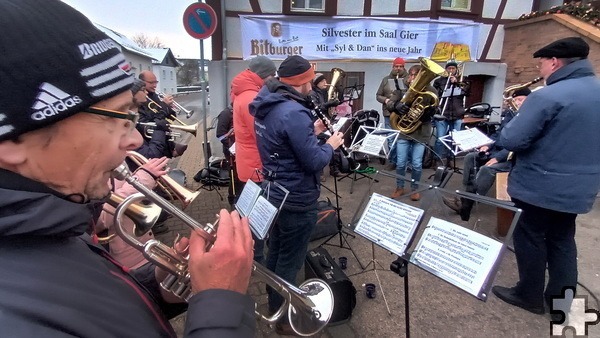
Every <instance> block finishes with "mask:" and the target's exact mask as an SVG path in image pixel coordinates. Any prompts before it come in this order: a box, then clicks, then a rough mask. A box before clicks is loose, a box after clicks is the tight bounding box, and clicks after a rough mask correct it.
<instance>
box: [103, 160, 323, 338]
mask: <svg viewBox="0 0 600 338" xmlns="http://www.w3.org/2000/svg"><path fill="white" fill-rule="evenodd" d="M113 176H114V177H115V178H117V179H120V180H126V181H127V182H128V183H129V184H131V185H132V186H134V187H135V188H136V189H138V191H140V192H141V194H134V195H131V196H128V197H127V198H126V199H125V200H124V201H123V203H121V204H120V205H119V206H118V207H117V209H116V210H115V230H116V232H117V234H118V235H119V236H121V237H122V238H123V240H124V241H125V242H127V243H129V244H130V245H131V246H133V247H134V248H136V249H138V250H140V251H142V252H143V254H144V256H145V257H146V259H148V260H149V261H151V262H153V263H154V264H156V265H157V266H159V267H161V268H163V269H164V270H165V271H167V272H169V274H170V275H169V276H168V277H167V278H165V280H164V281H163V282H162V283H161V287H162V288H163V289H165V290H167V291H169V292H171V293H173V294H174V295H176V296H178V297H180V298H182V299H185V300H186V301H189V299H190V298H191V297H192V296H193V294H192V290H191V285H190V280H191V278H190V274H189V271H188V259H187V258H186V257H183V256H182V255H180V254H179V253H178V252H177V251H175V249H173V248H171V247H169V246H167V245H165V244H164V243H162V242H160V241H157V240H155V239H153V240H149V241H148V242H146V243H140V242H139V241H138V240H137V239H136V238H135V237H133V236H131V235H130V234H128V233H127V232H126V231H124V229H123V227H122V222H121V219H122V218H123V215H124V214H125V211H126V210H127V209H128V208H129V204H131V203H135V202H136V201H137V200H140V199H144V198H147V199H149V200H151V201H152V202H154V203H156V204H157V205H159V206H160V207H161V208H163V209H164V210H165V211H167V212H169V213H171V215H173V216H175V217H177V218H179V219H180V220H181V221H183V222H184V224H185V225H187V226H188V227H190V228H191V229H192V231H194V232H195V233H197V234H198V235H200V236H202V237H203V238H204V239H205V240H206V243H207V248H206V249H207V250H209V249H210V248H211V247H212V243H214V241H215V236H216V229H217V223H218V219H217V221H216V222H215V223H214V224H210V223H207V224H206V225H201V224H200V223H198V222H197V221H196V220H194V219H193V218H192V217H190V216H189V215H187V214H186V213H184V212H183V211H181V210H179V209H177V208H176V207H175V206H174V205H172V204H171V203H169V202H167V201H166V200H164V199H163V198H161V197H160V196H158V195H157V194H156V193H154V192H153V191H152V190H150V189H148V188H147V187H145V186H144V185H143V184H141V183H139V182H138V181H137V179H136V177H134V176H133V175H131V173H130V172H129V170H128V169H127V166H126V165H125V164H122V165H120V166H119V167H118V168H116V169H115V170H114V172H113ZM252 272H253V273H254V275H255V276H256V277H258V278H260V279H261V280H262V281H263V282H265V283H266V284H267V285H269V286H270V287H272V288H274V289H275V290H277V291H278V292H280V293H281V294H282V296H283V298H284V304H283V305H282V307H281V308H280V309H279V310H278V311H277V312H276V313H275V314H274V315H273V316H272V317H269V318H267V317H265V316H263V315H261V314H259V313H258V312H256V314H257V315H258V316H260V318H261V319H262V320H265V321H267V322H269V323H274V322H277V321H279V320H280V319H281V318H282V317H283V315H285V314H287V317H288V319H289V323H290V326H291V327H292V329H293V330H294V332H296V333H297V334H298V335H301V336H310V335H313V334H315V333H317V332H319V331H321V330H322V329H323V328H324V327H325V325H327V323H328V322H329V319H330V318H331V315H332V313H333V292H332V290H331V288H330V287H329V285H327V283H325V282H324V281H322V280H319V279H309V280H307V281H306V282H304V283H302V285H300V287H296V286H294V285H292V284H290V283H289V282H287V281H285V280H283V279H282V278H280V277H278V276H277V275H275V274H274V273H273V272H271V271H269V270H268V269H266V268H265V267H263V266H262V265H260V264H257V263H254V265H253V267H252Z"/></svg>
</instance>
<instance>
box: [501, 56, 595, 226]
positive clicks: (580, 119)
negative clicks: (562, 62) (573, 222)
mask: <svg viewBox="0 0 600 338" xmlns="http://www.w3.org/2000/svg"><path fill="white" fill-rule="evenodd" d="M546 85H547V86H546V87H545V88H542V89H540V90H538V91H535V92H533V93H531V94H530V95H529V96H528V97H527V100H525V102H524V103H523V105H522V106H521V108H520V109H519V114H518V115H517V116H515V117H514V118H513V119H512V121H511V122H510V123H508V124H507V125H506V126H505V127H504V128H503V129H502V131H501V133H500V139H499V141H498V142H499V145H501V146H503V147H504V148H506V149H508V150H512V151H514V152H515V155H516V163H515V164H514V166H513V169H512V171H511V172H510V175H509V178H508V193H509V194H510V196H511V197H513V198H516V199H519V200H521V201H523V202H526V203H529V204H532V205H535V206H538V207H542V208H546V209H551V210H556V211H561V212H569V213H577V214H580V213H586V212H588V211H590V210H591V208H592V206H593V204H594V200H595V197H596V194H597V193H598V189H599V188H600V131H599V130H600V110H598V107H600V95H599V93H600V81H599V80H598V78H596V76H595V75H594V71H593V68H592V65H591V64H590V62H589V61H588V60H579V61H576V62H573V63H571V64H568V65H566V66H564V67H562V68H560V69H558V70H557V71H556V72H554V73H553V74H552V75H550V76H549V77H548V79H546Z"/></svg>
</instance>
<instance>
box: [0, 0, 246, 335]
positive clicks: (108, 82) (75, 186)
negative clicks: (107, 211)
mask: <svg viewBox="0 0 600 338" xmlns="http://www.w3.org/2000/svg"><path fill="white" fill-rule="evenodd" d="M0 30H1V31H2V32H3V36H2V39H0V49H1V50H3V57H2V60H1V61H0V74H2V76H0V85H2V87H3V88H5V90H4V91H3V92H2V94H1V95H0V107H2V110H1V111H0V276H2V277H1V278H0V327H2V329H3V332H2V333H3V335H5V336H10V337H57V336H67V335H70V336H75V337H86V336H87V337H89V336H97V337H125V336H131V335H136V336H139V337H174V336H175V332H174V331H173V329H172V327H171V325H170V324H169V322H168V319H169V316H167V315H166V314H167V313H169V304H167V303H166V302H165V301H164V298H163V296H162V294H161V292H160V288H159V286H158V283H159V281H160V280H159V279H157V272H158V271H157V270H156V269H155V268H154V267H153V266H152V265H145V268H144V269H136V270H128V269H126V268H123V267H122V266H120V265H119V264H118V263H116V262H115V261H114V259H112V258H111V257H110V255H109V254H108V253H107V252H106V251H105V250H104V249H103V248H102V247H100V246H98V245H96V244H94V243H93V242H92V241H91V238H90V236H89V235H87V234H86V233H85V231H86V230H87V228H88V226H89V222H90V220H91V216H92V215H91V212H90V206H91V203H93V201H98V200H101V199H103V198H105V197H106V196H107V195H108V193H109V192H110V187H109V186H108V184H107V182H108V180H109V178H110V177H111V175H113V172H114V169H115V168H117V167H119V166H120V165H121V164H122V163H123V161H124V159H125V155H126V153H127V151H129V150H133V149H135V148H138V147H139V146H140V145H141V142H142V138H141V135H140V134H139V133H138V132H137V130H136V129H135V124H136V122H137V118H138V116H137V114H135V113H132V112H129V111H128V109H129V107H130V105H131V104H132V93H131V91H130V87H131V85H132V82H133V79H132V78H131V76H130V75H129V74H127V73H126V72H125V71H124V70H123V68H122V67H124V66H125V65H126V64H127V61H126V60H125V57H124V56H123V54H122V53H121V52H120V50H119V49H118V48H117V46H116V43H115V42H114V41H112V40H110V38H109V37H108V36H107V35H106V34H104V33H102V32H101V31H99V30H98V29H97V28H96V27H95V26H94V25H93V24H92V23H91V22H90V21H89V20H88V19H87V18H86V17H85V16H83V15H82V14H81V13H79V12H77V11H75V10H74V9H73V8H71V7H70V6H68V5H66V4H64V3H62V2H60V1H56V0H46V1H37V0H3V1H1V2H0ZM90 46H96V47H97V46H102V48H91V47H90ZM220 215H221V219H220V222H219V227H218V230H217V237H216V241H215V242H214V245H213V246H212V248H211V249H210V251H207V250H206V242H205V239H203V238H202V237H200V236H199V235H197V234H196V233H195V232H192V234H191V237H190V242H189V244H190V247H189V256H190V258H189V272H190V275H191V285H192V291H193V294H194V295H193V296H192V297H191V298H190V300H189V308H188V317H187V323H186V331H185V334H186V336H188V337H200V336H207V335H211V336H218V337H253V336H254V331H255V325H256V323H255V318H254V304H255V303H254V301H253V300H252V299H251V298H250V297H249V296H247V295H246V292H247V288H248V283H249V279H250V273H251V267H252V238H251V235H250V230H249V227H248V223H247V221H246V220H240V218H239V216H238V215H237V213H236V212H233V213H232V214H231V215H230V214H229V213H227V212H226V211H224V210H223V211H222V212H221V214H220Z"/></svg>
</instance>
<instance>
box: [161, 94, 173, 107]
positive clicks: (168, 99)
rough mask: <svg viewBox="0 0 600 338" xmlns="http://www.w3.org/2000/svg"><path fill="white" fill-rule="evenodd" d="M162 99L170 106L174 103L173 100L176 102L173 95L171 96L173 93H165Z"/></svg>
mask: <svg viewBox="0 0 600 338" xmlns="http://www.w3.org/2000/svg"><path fill="white" fill-rule="evenodd" d="M162 100H163V102H164V103H166V104H167V105H168V106H171V105H172V104H173V102H175V100H174V99H173V96H171V95H165V96H163V97H162Z"/></svg>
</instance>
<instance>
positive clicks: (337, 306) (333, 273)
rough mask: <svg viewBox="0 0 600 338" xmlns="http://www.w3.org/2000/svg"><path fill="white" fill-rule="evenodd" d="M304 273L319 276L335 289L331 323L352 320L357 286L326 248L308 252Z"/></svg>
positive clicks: (311, 276) (308, 276)
mask: <svg viewBox="0 0 600 338" xmlns="http://www.w3.org/2000/svg"><path fill="white" fill-rule="evenodd" d="M305 263H306V264H304V275H305V277H306V279H309V278H319V279H322V280H323V281H325V282H326V283H327V285H329V287H331V290H332V291H333V299H334V303H333V304H334V305H333V314H332V315H331V320H329V325H337V324H342V323H345V322H347V321H348V320H350V317H352V311H353V310H354V307H355V306H356V288H354V285H352V282H351V281H350V279H348V276H346V274H345V273H344V271H343V270H342V269H340V267H339V266H338V265H337V263H336V262H335V261H334V260H333V259H332V258H331V256H330V255H329V252H327V250H325V248H322V247H319V248H316V249H313V250H310V251H309V252H308V253H307V254H306V262H305Z"/></svg>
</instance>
